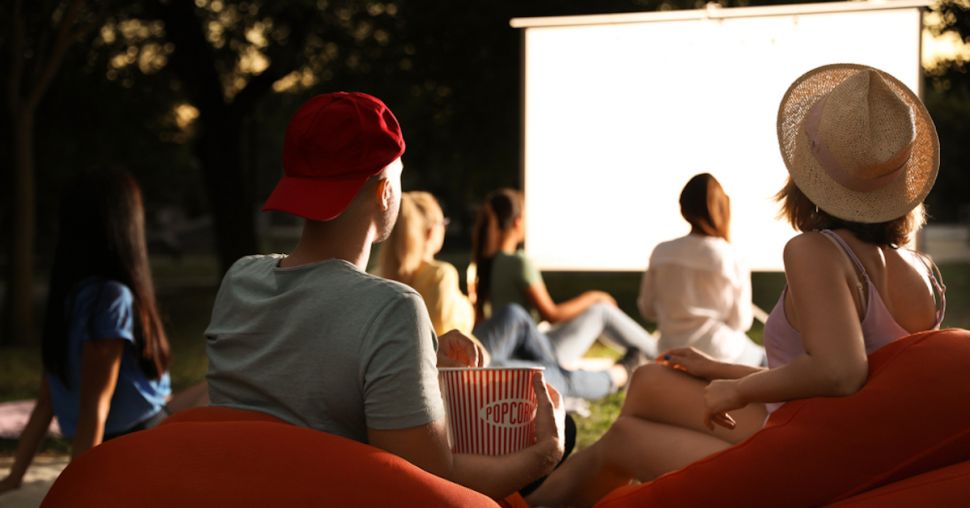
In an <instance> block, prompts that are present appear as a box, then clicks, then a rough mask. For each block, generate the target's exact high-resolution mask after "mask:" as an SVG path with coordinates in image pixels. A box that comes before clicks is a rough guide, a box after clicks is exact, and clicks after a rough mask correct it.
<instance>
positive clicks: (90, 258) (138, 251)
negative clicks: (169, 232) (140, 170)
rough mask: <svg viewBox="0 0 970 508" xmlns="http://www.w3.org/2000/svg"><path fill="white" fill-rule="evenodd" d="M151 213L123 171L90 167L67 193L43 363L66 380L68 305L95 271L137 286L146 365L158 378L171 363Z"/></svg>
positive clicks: (138, 342) (137, 326) (138, 332)
mask: <svg viewBox="0 0 970 508" xmlns="http://www.w3.org/2000/svg"><path fill="white" fill-rule="evenodd" d="M144 215H145V214H144V208H143V206H142V198H141V190H140V189H139V187H138V183H137V182H135V179H134V178H132V177H131V175H129V174H127V173H124V172H119V171H104V172H96V173H87V174H84V175H82V176H81V177H79V178H77V179H76V180H75V181H74V182H72V184H70V185H69V186H68V187H67V188H66V189H65V192H64V193H63V195H62V198H61V202H60V222H59V231H58V236H57V247H56V248H55V251H54V263H53V266H52V268H51V278H50V291H49V294H48V297H47V315H46V318H45V321H44V334H43V347H42V351H43V359H44V368H45V369H46V370H47V371H48V372H50V373H52V374H54V375H56V376H58V377H59V378H60V379H61V381H63V382H64V384H65V385H67V384H68V383H69V381H68V380H69V379H70V376H69V375H68V372H67V370H68V362H67V355H68V351H67V349H68V347H67V344H68V343H67V335H68V329H69V320H70V315H69V313H70V312H71V311H72V309H71V307H72V306H73V305H72V303H73V302H72V300H73V298H74V296H75V294H76V291H77V289H78V283H79V282H81V281H82V280H84V279H86V278H88V277H98V278H100V279H104V280H113V281H117V282H120V283H121V284H124V285H125V286H127V287H128V289H129V290H131V293H132V296H133V299H134V309H133V313H134V335H135V347H136V351H137V356H138V360H139V365H140V367H141V369H142V370H143V371H144V372H145V375H146V376H147V377H149V378H152V379H158V378H159V377H161V375H162V374H163V373H165V371H166V370H167V369H168V364H169V360H170V354H171V353H170V350H169V345H168V339H167V338H166V337H165V330H164V329H163V328H162V322H161V319H160V318H159V314H158V309H157V307H156V304H155V288H154V287H153V284H152V276H151V270H150V268H149V266H148V249H147V247H146V245H145V219H144Z"/></svg>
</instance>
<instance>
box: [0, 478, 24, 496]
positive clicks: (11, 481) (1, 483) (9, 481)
mask: <svg viewBox="0 0 970 508" xmlns="http://www.w3.org/2000/svg"><path fill="white" fill-rule="evenodd" d="M21 481H22V480H21V479H20V478H14V477H13V475H9V476H7V477H6V478H4V479H2V480H0V494H3V493H4V492H9V491H11V490H17V489H19V488H20V483H21Z"/></svg>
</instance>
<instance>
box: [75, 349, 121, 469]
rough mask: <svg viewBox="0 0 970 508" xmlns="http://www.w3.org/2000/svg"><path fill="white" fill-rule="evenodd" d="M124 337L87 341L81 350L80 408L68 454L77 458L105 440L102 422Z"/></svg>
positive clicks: (119, 360) (107, 406)
mask: <svg viewBox="0 0 970 508" xmlns="http://www.w3.org/2000/svg"><path fill="white" fill-rule="evenodd" d="M124 346H125V341H124V340H123V339H108V340H89V341H87V342H85V343H84V346H83V349H82V351H81V408H80V412H79V414H78V421H77V432H76V433H75V434H74V442H73V446H72V449H71V457H72V458H73V457H77V456H79V455H81V454H82V453H84V452H86V451H88V450H89V449H90V448H93V447H95V446H97V445H99V444H101V441H102V440H103V439H104V424H105V422H106V421H107V420H108V411H110V409H111V396H112V395H114V391H115V385H116V383H117V381H118V370H119V369H120V368H121V355H122V353H124Z"/></svg>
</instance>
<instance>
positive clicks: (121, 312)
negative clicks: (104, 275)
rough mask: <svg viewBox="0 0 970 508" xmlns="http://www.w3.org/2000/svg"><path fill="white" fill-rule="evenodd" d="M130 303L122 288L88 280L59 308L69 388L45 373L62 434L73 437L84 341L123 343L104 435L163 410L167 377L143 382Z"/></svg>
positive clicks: (126, 290)
mask: <svg viewBox="0 0 970 508" xmlns="http://www.w3.org/2000/svg"><path fill="white" fill-rule="evenodd" d="M133 303H134V300H133V297H132V294H131V290H130V289H128V286H125V285H124V284H122V283H120V282H117V281H113V280H104V279H100V278H94V277H92V278H88V279H85V280H83V281H81V283H80V284H79V285H78V288H77V290H76V291H75V293H74V297H73V298H69V299H68V301H67V303H66V304H65V309H64V310H65V312H66V313H67V319H68V325H67V333H68V337H67V347H68V354H67V377H68V381H69V382H70V387H66V386H64V383H62V382H61V380H60V378H59V377H57V376H56V375H53V374H51V373H49V372H48V373H47V382H48V385H49V386H50V394H51V402H52V405H53V407H54V414H55V415H56V416H57V422H58V424H59V425H60V427H61V433H63V434H64V435H65V436H67V437H73V436H74V432H75V430H76V429H77V419H78V414H79V413H80V406H81V404H80V400H81V351H82V348H83V346H84V343H85V342H86V341H89V340H104V339H123V340H125V341H128V342H127V343H126V344H125V348H124V353H123V354H122V357H121V367H120V369H119V371H118V382H117V385H116V386H115V391H114V395H113V396H112V397H111V409H110V410H109V412H108V421H107V422H106V423H105V427H104V434H105V435H111V434H117V433H119V432H123V431H126V430H128V429H130V428H132V427H134V426H135V425H136V424H138V423H141V422H142V421H144V420H147V419H148V418H150V417H152V416H155V415H156V414H157V413H158V412H159V411H160V410H161V409H162V408H163V407H164V406H165V399H166V398H167V397H168V395H169V394H170V393H171V392H172V390H171V387H170V384H169V378H168V373H167V372H166V373H165V374H163V375H162V376H161V378H160V379H149V378H147V377H146V376H145V373H144V372H143V371H142V370H141V367H140V366H139V365H138V353H137V351H136V349H135V336H134V319H135V315H134V308H133Z"/></svg>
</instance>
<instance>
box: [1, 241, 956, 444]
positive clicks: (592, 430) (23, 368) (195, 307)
mask: <svg viewBox="0 0 970 508" xmlns="http://www.w3.org/2000/svg"><path fill="white" fill-rule="evenodd" d="M449 257H450V258H451V259H450V260H452V261H454V262H456V264H457V265H459V268H460V269H463V267H462V266H461V264H460V263H461V257H460V256H449ZM154 266H155V268H154V270H155V274H156V280H157V281H158V284H157V286H158V291H157V292H158V299H159V304H160V306H161V308H162V310H163V314H164V316H165V322H166V329H167V331H168V334H169V338H170V340H171V343H172V352H173V363H172V368H171V376H172V383H173V385H174V386H175V389H176V390H180V389H183V388H185V387H188V386H191V385H192V384H194V383H196V382H198V381H200V380H202V379H203V378H204V376H205V371H206V365H207V362H206V358H205V341H204V338H203V332H204V330H205V326H206V324H207V323H208V320H209V315H210V311H211V308H212V301H213V299H214V298H215V289H216V282H217V280H216V277H215V276H214V275H213V273H215V272H214V268H215V265H214V263H212V262H211V260H206V259H187V260H183V261H181V262H173V261H170V260H159V261H157V262H155V263H154ZM940 269H941V271H942V272H943V276H944V280H945V282H946V285H947V316H946V320H945V321H944V326H948V327H951V326H953V327H960V328H970V264H947V265H942V266H941V267H940ZM545 279H546V283H547V285H548V287H549V291H550V293H551V294H552V295H553V297H554V298H555V299H557V300H561V299H564V298H568V297H571V296H574V295H576V294H578V293H580V292H582V291H584V290H586V289H602V290H606V291H609V292H611V293H612V294H613V295H614V296H615V297H616V299H617V301H618V302H620V306H621V307H622V308H623V309H624V310H625V311H626V312H627V313H628V314H630V315H631V316H636V317H637V319H639V317H638V313H637V311H636V297H637V292H638V290H639V283H640V274H639V273H548V274H546V275H545ZM783 285H784V277H783V275H782V274H779V273H756V274H754V276H753V287H754V301H755V303H756V304H757V305H758V306H760V307H761V308H763V309H765V310H767V311H770V310H771V307H772V306H774V303H775V300H776V299H777V297H778V294H779V292H780V290H781V288H782V287H783ZM644 325H645V326H646V327H647V328H648V329H651V330H652V329H653V326H652V325H651V324H650V323H644ZM750 335H751V336H752V338H753V339H754V340H756V341H758V342H760V341H761V337H762V328H761V326H760V324H757V323H756V324H755V327H754V328H753V329H752V331H751V333H750ZM590 354H591V355H593V356H616V355H617V353H616V352H615V351H612V350H610V349H608V348H606V347H596V348H594V349H593V350H592V351H591V352H590ZM39 381H40V353H39V348H38V347H32V348H3V349H0V401H8V400H18V399H25V398H32V397H34V394H35V392H36V390H37V386H38V385H39ZM623 396H624V394H623V393H622V392H621V393H617V394H615V395H613V396H610V397H607V398H606V399H603V400H601V401H597V402H594V403H593V404H592V405H591V411H592V414H591V415H590V417H589V418H577V425H578V427H579V437H578V443H579V446H586V445H588V444H589V443H591V442H593V441H595V440H596V439H597V438H598V437H599V436H600V435H602V433H603V432H605V431H606V429H607V428H608V427H609V424H610V422H612V421H613V420H614V419H615V418H616V416H617V414H619V410H620V407H621V405H622V403H623ZM49 441H50V440H49ZM12 449H13V443H12V442H10V441H6V442H4V441H2V440H0V454H9V453H11V452H12ZM46 449H47V450H48V451H53V452H57V451H63V450H65V449H66V448H65V446H64V443H63V442H59V441H56V440H55V441H50V442H49V444H48V445H47V446H46Z"/></svg>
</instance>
